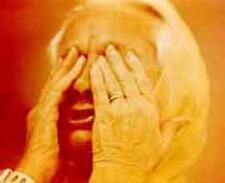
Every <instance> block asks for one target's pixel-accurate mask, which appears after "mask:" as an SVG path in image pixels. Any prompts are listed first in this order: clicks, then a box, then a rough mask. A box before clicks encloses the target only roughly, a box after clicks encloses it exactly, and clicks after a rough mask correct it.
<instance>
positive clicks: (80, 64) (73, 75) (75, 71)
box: [63, 56, 86, 90]
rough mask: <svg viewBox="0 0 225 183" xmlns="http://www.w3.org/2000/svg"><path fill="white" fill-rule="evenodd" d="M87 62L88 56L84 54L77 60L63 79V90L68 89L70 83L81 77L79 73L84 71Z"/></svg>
mask: <svg viewBox="0 0 225 183" xmlns="http://www.w3.org/2000/svg"><path fill="white" fill-rule="evenodd" d="M85 63H86V58H85V57H84V56H81V57H79V59H78V60H77V62H76V63H74V65H73V66H72V68H71V70H70V71H69V73H68V74H67V75H66V76H65V78H64V79H63V82H64V87H63V90H66V89H68V88H69V87H70V85H71V84H72V82H73V81H74V80H76V79H77V78H78V77H79V75H80V74H81V73H82V70H83V68H84V66H85Z"/></svg>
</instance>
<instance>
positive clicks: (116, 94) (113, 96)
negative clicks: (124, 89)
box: [109, 92, 123, 102]
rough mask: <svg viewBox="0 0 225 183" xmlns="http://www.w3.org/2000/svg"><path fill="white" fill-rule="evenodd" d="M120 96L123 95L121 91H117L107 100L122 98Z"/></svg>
mask: <svg viewBox="0 0 225 183" xmlns="http://www.w3.org/2000/svg"><path fill="white" fill-rule="evenodd" d="M122 97H123V94H122V93H121V92H118V93H115V94H113V95H112V96H111V97H110V98H109V100H110V102H113V101H114V100H117V99H119V98H122Z"/></svg>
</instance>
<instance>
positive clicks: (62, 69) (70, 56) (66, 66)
mask: <svg viewBox="0 0 225 183" xmlns="http://www.w3.org/2000/svg"><path fill="white" fill-rule="evenodd" d="M77 59H78V51H77V49H76V48H75V47H72V48H71V49H70V50H69V52H68V53H67V54H66V56H65V59H62V58H60V59H59V62H60V63H59V64H58V66H57V68H56V71H55V72H54V73H53V74H54V76H53V77H54V78H55V79H59V78H61V77H62V75H64V74H65V73H68V71H69V70H70V69H71V68H72V67H73V65H74V63H75V62H76V61H77Z"/></svg>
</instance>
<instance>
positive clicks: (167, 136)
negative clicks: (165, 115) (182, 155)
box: [162, 117, 189, 150]
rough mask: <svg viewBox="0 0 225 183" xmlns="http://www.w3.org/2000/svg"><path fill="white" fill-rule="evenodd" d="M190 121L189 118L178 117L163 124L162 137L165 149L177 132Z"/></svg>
mask: <svg viewBox="0 0 225 183" xmlns="http://www.w3.org/2000/svg"><path fill="white" fill-rule="evenodd" d="M188 123H189V121H188V120H187V118H184V117H178V118H175V119H172V120H171V121H168V122H165V124H163V126H162V138H163V144H164V149H165V150H166V149H167V148H168V146H169V145H170V144H171V142H172V140H173V138H174V137H175V135H176V134H177V132H178V131H179V130H180V129H181V128H182V127H184V126H186V125H188Z"/></svg>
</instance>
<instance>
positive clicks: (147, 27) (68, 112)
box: [59, 6, 159, 154]
mask: <svg viewBox="0 0 225 183" xmlns="http://www.w3.org/2000/svg"><path fill="white" fill-rule="evenodd" d="M157 21H158V20H157V18H156V17H154V16H153V15H152V16H151V15H150V13H149V14H148V15H147V14H146V12H144V11H141V10H139V9H135V8H134V7H131V6H123V8H122V9H121V8H120V7H119V6H118V7H117V6H102V7H101V6H90V7H87V8H86V9H84V10H79V11H78V12H77V13H76V14H75V17H74V19H73V21H72V23H71V24H70V27H69V29H68V30H67V31H66V35H65V37H64V39H63V42H62V44H61V47H60V52H61V53H60V54H63V53H64V52H66V50H67V49H68V48H70V47H71V46H76V47H77V48H78V51H79V53H80V54H85V55H88V53H91V52H92V51H94V52H97V53H99V54H101V53H102V54H104V48H105V46H106V45H107V44H108V43H115V44H116V45H117V46H119V49H120V50H121V52H122V53H123V51H124V49H125V48H128V49H132V50H133V51H135V52H136V54H137V55H138V56H139V58H140V62H142V64H143V66H144V68H145V69H146V72H147V74H148V75H149V78H150V79H151V80H152V81H153V82H154V81H156V80H157V77H158V74H159V70H158V67H157V63H156V59H155V55H156V51H155V48H154V46H153V40H152V39H153V37H154V35H153V34H154V31H153V29H152V27H153V24H156V23H157ZM91 62H94V59H91V58H90V59H89V60H88V63H87V65H86V68H85V69H84V70H83V73H82V75H81V76H80V77H79V78H78V80H77V81H76V82H75V83H74V84H73V86H72V88H71V89H70V90H69V91H68V92H67V93H66V96H65V100H64V102H63V104H62V106H61V107H60V110H61V111H60V112H61V113H60V116H61V117H60V122H59V134H60V138H59V139H60V142H61V145H62V148H61V149H62V151H64V153H66V154H71V153H73V154H74V153H81V154H82V153H83V152H84V150H85V151H87V150H88V149H90V147H91V130H92V124H93V119H94V107H93V99H92V92H91V87H90V81H89V70H90V65H91Z"/></svg>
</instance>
